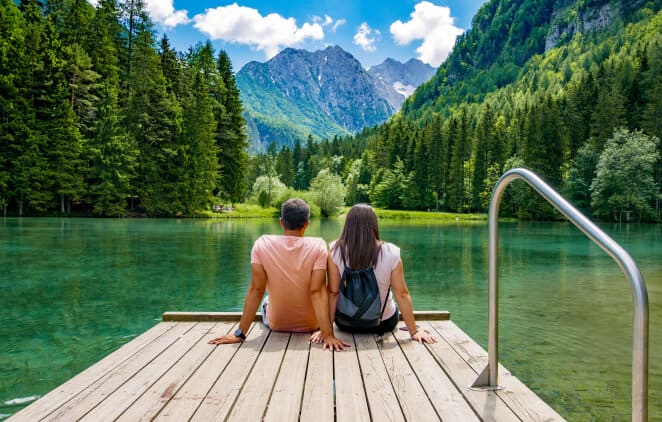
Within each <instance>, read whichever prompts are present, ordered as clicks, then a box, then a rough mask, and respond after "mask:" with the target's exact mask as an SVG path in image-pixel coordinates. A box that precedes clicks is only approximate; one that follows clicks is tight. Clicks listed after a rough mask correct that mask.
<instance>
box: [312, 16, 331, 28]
mask: <svg viewBox="0 0 662 422" xmlns="http://www.w3.org/2000/svg"><path fill="white" fill-rule="evenodd" d="M322 21H324V22H322ZM313 22H314V23H320V22H322V26H329V25H331V24H332V23H333V18H332V17H331V16H329V15H324V18H322V17H321V16H313Z"/></svg>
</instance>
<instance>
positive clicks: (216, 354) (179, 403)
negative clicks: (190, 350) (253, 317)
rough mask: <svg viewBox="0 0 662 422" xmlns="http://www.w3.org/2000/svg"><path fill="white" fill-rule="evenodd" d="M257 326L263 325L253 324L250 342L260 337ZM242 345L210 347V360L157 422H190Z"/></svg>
mask: <svg viewBox="0 0 662 422" xmlns="http://www.w3.org/2000/svg"><path fill="white" fill-rule="evenodd" d="M256 325H261V324H259V323H258V324H253V326H252V327H251V328H250V329H249V330H248V338H249V341H253V337H254V336H256V335H258V334H257V331H255V330H254V327H255V326H256ZM234 327H236V324H234V325H232V328H231V329H230V330H229V331H230V332H232V330H233V329H234ZM241 345H242V344H241V343H235V344H221V345H217V346H213V345H208V346H209V347H211V348H212V352H211V355H210V356H209V358H208V359H207V360H205V362H204V363H203V364H202V365H200V367H199V368H198V369H197V370H196V371H195V372H194V373H193V374H192V375H191V377H190V378H189V379H188V381H186V383H185V384H184V385H183V386H182V388H180V389H179V391H177V392H176V393H175V395H174V397H172V399H171V400H170V401H169V402H168V404H167V405H166V406H165V407H164V408H163V409H162V410H161V412H160V413H159V414H158V415H157V416H156V418H155V420H160V421H162V420H172V421H182V420H189V418H190V417H191V416H192V415H193V413H195V411H196V410H197V409H198V407H199V406H200V403H202V400H203V399H204V398H205V396H206V395H207V392H208V391H209V390H210V389H211V388H212V386H213V385H214V383H215V382H216V380H217V379H218V378H219V376H220V375H221V374H222V373H223V371H224V370H225V368H226V366H227V365H228V363H229V362H230V360H231V359H232V358H233V356H234V354H235V353H236V352H237V350H239V347H240V346H241Z"/></svg>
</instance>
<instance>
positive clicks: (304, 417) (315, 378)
mask: <svg viewBox="0 0 662 422" xmlns="http://www.w3.org/2000/svg"><path fill="white" fill-rule="evenodd" d="M333 392H334V383H333V352H330V351H328V350H322V345H320V344H312V345H311V346H310V352H309V355H308V369H307V370H306V384H305V386H304V388H303V402H302V403H301V418H300V420H301V422H333V421H334V410H333V409H334V402H333Z"/></svg>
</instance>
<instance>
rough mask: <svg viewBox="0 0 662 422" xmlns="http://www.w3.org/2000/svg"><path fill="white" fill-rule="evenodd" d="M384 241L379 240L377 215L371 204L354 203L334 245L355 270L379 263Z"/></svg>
mask: <svg viewBox="0 0 662 422" xmlns="http://www.w3.org/2000/svg"><path fill="white" fill-rule="evenodd" d="M381 247H382V242H381V241H380V240H379V227H378V225H377V215H375V211H374V210H373V209H372V207H371V206H370V205H367V204H357V205H354V206H353V207H352V208H351V209H350V210H349V212H348V213H347V217H345V227H343V229H342V233H341V234H340V238H339V239H338V240H337V241H336V243H335V244H334V245H333V250H334V252H335V250H339V251H340V254H341V256H342V258H343V259H344V260H345V263H346V265H347V267H349V268H351V269H354V270H362V269H366V268H370V267H371V266H374V265H375V264H377V260H378V259H379V252H380V250H381Z"/></svg>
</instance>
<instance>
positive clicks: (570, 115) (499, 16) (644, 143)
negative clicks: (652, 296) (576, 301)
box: [252, 0, 662, 221]
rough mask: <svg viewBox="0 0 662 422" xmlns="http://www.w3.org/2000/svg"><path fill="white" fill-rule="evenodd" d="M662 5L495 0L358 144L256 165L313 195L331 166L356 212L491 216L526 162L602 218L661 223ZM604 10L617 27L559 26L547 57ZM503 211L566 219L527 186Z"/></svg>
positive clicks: (352, 141)
mask: <svg viewBox="0 0 662 422" xmlns="http://www.w3.org/2000/svg"><path fill="white" fill-rule="evenodd" d="M661 3H662V2H660V1H656V2H643V1H638V2H637V1H631V2H630V1H623V2H619V1H605V0H602V1H599V0H594V1H578V2H568V1H552V0H547V1H522V0H518V1H505V0H492V1H490V2H488V3H486V4H485V5H484V6H483V7H482V8H481V9H480V10H479V12H478V13H477V14H476V16H475V17H474V19H473V25H472V29H471V30H470V31H468V32H467V33H466V34H465V35H463V36H461V37H460V38H459V39H458V41H457V43H456V46H455V49H454V51H453V52H452V54H451V55H450V56H449V58H448V59H447V60H446V61H445V63H443V64H442V66H441V67H440V69H439V71H438V73H437V75H436V76H435V77H433V78H432V79H431V80H430V81H429V82H427V83H425V84H424V85H422V86H421V87H419V88H418V89H417V90H416V92H415V93H414V94H413V95H412V96H411V97H410V98H409V99H408V100H407V101H406V102H405V104H404V106H403V109H402V111H401V112H400V113H399V114H397V115H396V116H394V117H393V118H392V119H391V120H390V121H389V122H387V123H386V124H384V125H381V126H377V127H375V128H369V129H365V130H364V131H363V132H362V133H361V134H359V135H357V136H356V137H352V138H345V139H337V138H336V139H333V140H330V141H323V142H322V143H321V144H315V143H312V142H310V140H308V142H306V143H304V144H303V145H302V144H301V142H298V143H297V144H296V145H295V146H294V148H292V149H291V148H288V147H283V148H281V149H280V150H278V149H277V148H273V147H272V148H271V150H270V151H268V152H267V153H266V154H264V155H263V156H262V157H261V158H257V159H255V162H256V163H257V165H253V166H252V167H253V168H254V170H253V171H254V172H256V174H257V175H262V176H263V177H264V176H268V175H269V174H271V175H272V176H273V177H278V180H276V182H281V181H282V183H284V184H285V185H286V186H291V187H293V188H295V189H301V190H306V189H308V188H309V183H310V181H311V180H312V179H313V177H315V175H316V174H317V173H318V172H319V171H321V170H323V169H329V170H330V171H331V172H332V173H333V174H336V175H337V176H338V178H339V179H338V180H340V181H341V182H342V186H340V187H339V189H341V188H342V189H345V190H344V191H342V192H344V193H345V194H346V196H345V202H346V203H348V204H352V203H355V202H363V201H367V202H371V203H372V204H374V205H376V206H378V207H385V208H392V209H420V210H444V211H452V212H485V211H486V210H487V207H488V205H489V199H490V195H491V191H492V188H493V186H494V184H495V183H496V181H497V180H498V178H499V177H500V176H501V174H503V173H504V172H505V171H507V170H508V169H511V168H514V167H526V168H529V169H531V170H533V171H535V172H536V173H537V174H539V175H540V176H541V177H542V178H543V179H545V180H546V181H547V182H548V183H550V184H551V185H552V186H553V187H555V188H556V189H557V190H559V191H560V192H561V193H562V194H564V195H565V196H566V197H567V198H568V199H569V200H570V201H571V202H572V203H573V204H574V205H575V206H576V207H578V208H579V209H580V210H582V211H584V212H585V213H587V214H588V215H590V216H592V217H594V218H599V219H604V220H617V221H659V220H660V214H661V210H660V208H661V207H660V205H661V204H660V200H661V199H662V194H661V190H660V189H661V187H662V159H661V158H660V157H661V144H660V138H661V137H662V12H660V5H661ZM600 7H608V8H609V7H611V9H609V10H612V11H614V16H613V19H611V20H610V22H609V23H608V25H606V26H605V27H602V28H599V29H594V30H592V31H584V32H576V33H575V34H573V35H572V36H570V35H568V34H567V33H566V32H562V34H561V36H560V37H559V41H558V44H557V45H556V46H555V47H553V48H551V49H549V50H547V51H545V36H546V34H547V33H548V32H549V30H550V25H556V26H557V27H560V28H561V29H563V28H564V25H567V24H568V22H572V20H573V19H574V20H577V19H578V16H581V15H582V14H586V13H589V12H590V11H591V10H595V9H598V8H600ZM549 16H553V18H552V20H551V22H550V21H549V20H550V19H549ZM559 32H561V31H559ZM255 169H257V170H255ZM520 183H521V185H520ZM257 188H259V186H258V187H257ZM254 191H255V189H254ZM501 208H502V214H504V215H511V216H518V217H520V218H532V219H548V218H557V217H559V216H560V215H558V214H555V213H553V212H552V209H551V206H549V205H548V204H546V202H545V201H544V200H542V199H540V198H539V197H538V196H537V195H536V194H535V193H534V192H533V191H532V190H531V189H530V188H528V187H526V186H525V185H524V184H523V182H517V183H515V184H514V185H513V186H512V187H510V188H508V190H507V191H506V197H505V199H504V203H503V204H502V207H501Z"/></svg>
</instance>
